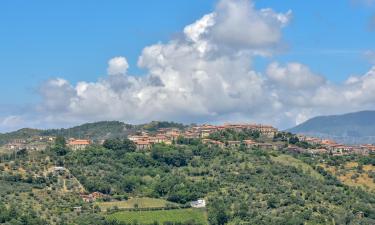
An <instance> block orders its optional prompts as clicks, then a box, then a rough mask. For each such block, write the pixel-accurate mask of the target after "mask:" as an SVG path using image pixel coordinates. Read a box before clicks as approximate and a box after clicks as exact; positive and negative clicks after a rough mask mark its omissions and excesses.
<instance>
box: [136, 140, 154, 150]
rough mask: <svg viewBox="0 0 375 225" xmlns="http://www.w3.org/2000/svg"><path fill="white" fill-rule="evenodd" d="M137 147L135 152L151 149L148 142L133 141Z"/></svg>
mask: <svg viewBox="0 0 375 225" xmlns="http://www.w3.org/2000/svg"><path fill="white" fill-rule="evenodd" d="M134 143H135V145H136V146H137V150H149V149H151V143H150V141H149V140H137V141H134Z"/></svg>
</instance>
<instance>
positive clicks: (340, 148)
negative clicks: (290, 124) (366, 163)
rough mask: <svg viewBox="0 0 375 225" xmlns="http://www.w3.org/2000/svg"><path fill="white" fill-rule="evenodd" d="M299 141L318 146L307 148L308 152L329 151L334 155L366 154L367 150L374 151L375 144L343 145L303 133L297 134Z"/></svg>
mask: <svg viewBox="0 0 375 225" xmlns="http://www.w3.org/2000/svg"><path fill="white" fill-rule="evenodd" d="M298 138H299V140H300V141H305V142H307V143H308V144H311V145H314V146H318V148H315V149H308V150H307V151H309V152H310V153H313V154H314V153H315V154H319V153H329V154H331V155H334V156H341V155H349V154H361V155H367V154H368V153H369V152H375V146H374V145H371V144H366V145H345V144H339V143H336V142H335V141H333V140H328V139H319V138H315V137H308V136H304V135H298ZM294 150H296V151H305V152H306V150H301V149H294Z"/></svg>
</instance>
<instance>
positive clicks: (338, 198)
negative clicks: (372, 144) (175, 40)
mask: <svg viewBox="0 0 375 225" xmlns="http://www.w3.org/2000/svg"><path fill="white" fill-rule="evenodd" d="M240 135H245V134H243V133H241V134H236V136H240ZM217 137H218V138H220V136H219V135H217ZM57 144H58V143H56V146H52V147H51V148H48V149H47V150H46V151H43V152H30V153H27V152H23V153H22V155H17V156H12V155H7V156H3V157H0V190H2V191H0V200H1V201H0V208H3V209H4V210H3V211H2V213H0V222H1V221H6V222H9V221H10V220H12V219H16V220H19V221H21V220H22V218H23V216H26V215H29V217H30V218H28V221H32V220H33V219H35V218H40V219H42V220H43V221H46V222H47V224H98V225H107V224H108V225H109V224H112V225H120V224H129V223H132V224H134V223H138V224H149V223H154V222H155V221H151V218H152V217H153V216H154V215H156V214H157V215H158V217H156V216H155V220H156V222H158V221H159V222H160V223H161V222H163V223H164V222H165V223H167V222H170V223H168V224H176V223H178V224H192V223H191V221H190V222H189V221H187V220H186V218H189V217H191V218H193V217H194V218H196V221H199V223H200V224H202V223H203V224H204V223H209V224H267V225H268V224H280V225H281V224H292V225H294V224H296V225H297V224H298V225H299V224H375V193H374V192H372V191H371V190H370V189H366V188H362V187H361V186H360V185H350V183H349V182H348V181H347V180H345V182H341V180H340V179H341V177H340V179H338V178H337V177H336V170H335V171H333V170H332V171H333V172H332V173H331V172H330V171H331V169H330V168H331V167H332V166H333V165H338V166H339V165H340V162H341V161H340V159H341V158H340V157H331V156H329V155H322V156H314V157H311V156H310V155H304V154H291V153H288V152H286V151H263V150H260V149H258V148H252V149H247V148H244V147H243V146H242V147H239V148H218V147H216V146H208V145H204V144H201V143H200V142H199V141H195V142H192V143H191V144H188V145H161V144H160V145H154V146H153V147H152V149H151V150H150V151H136V149H135V147H134V146H132V145H131V144H129V143H128V142H124V145H121V146H120V145H116V146H112V145H106V146H107V148H105V147H102V146H96V145H94V146H90V147H88V148H86V149H85V150H81V151H69V150H68V151H65V152H64V151H61V148H64V146H61V145H57ZM374 157H375V155H369V156H356V157H355V158H354V157H352V159H354V160H356V161H357V162H358V163H361V165H362V166H363V168H364V170H366V169H367V168H372V167H371V165H372V164H373V163H374V162H375V158H374ZM322 162H327V166H330V167H327V166H324V165H322ZM345 163H346V162H345ZM55 165H60V166H64V168H65V170H64V172H59V173H56V172H53V168H54V166H55ZM348 174H350V173H348ZM366 174H368V175H366V176H373V174H372V173H370V172H368V173H366ZM338 175H339V174H338ZM340 176H341V175H340ZM348 179H357V178H355V177H353V178H351V177H350V176H349V177H348ZM358 182H359V181H358ZM366 182H373V180H371V179H367V180H366ZM347 184H349V185H347ZM84 191H86V192H88V193H91V192H95V191H99V192H101V193H104V194H106V195H107V196H106V197H105V198H104V199H103V200H102V201H111V203H101V201H99V202H94V203H85V202H83V201H82V200H81V198H80V197H79V193H80V192H84ZM200 198H203V199H205V200H206V201H207V208H204V209H202V211H200V212H198V211H195V210H189V209H186V210H185V207H189V202H190V201H194V200H197V199H200ZM137 199H147V200H150V201H151V199H152V201H153V202H154V203H156V202H157V203H158V205H157V206H159V207H162V208H163V209H159V208H157V209H155V208H154V209H149V210H148V209H147V205H148V204H143V203H142V204H141V203H139V204H138V203H137ZM156 199H158V200H156ZM125 203H128V204H127V205H126V207H121V208H120V207H119V206H121V205H123V204H125ZM160 203H165V207H164V204H160ZM103 205H107V206H109V208H108V207H106V210H103V211H101V210H100V209H101V208H103V207H101V206H103ZM77 206H81V207H82V209H81V210H82V212H80V213H76V212H74V211H73V209H74V207H77ZM116 206H117V207H116ZM176 207H182V208H181V209H176ZM152 210H162V211H161V213H158V211H152ZM169 210H177V211H176V212H178V215H179V216H176V215H177V214H176V213H173V211H169ZM3 212H5V213H3ZM12 213H13V214H14V215H15V216H13V217H12V216H10V215H12ZM137 215H138V216H137ZM2 218H3V219H2ZM203 220H204V221H203ZM64 222H65V223H64ZM12 224H13V223H12ZM14 224H19V223H16V222H15V223H14ZM29 224H31V223H29ZM33 224H45V223H42V222H40V221H36V222H35V223H33ZM193 224H194V223H193Z"/></svg>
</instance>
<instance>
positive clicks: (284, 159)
mask: <svg viewBox="0 0 375 225" xmlns="http://www.w3.org/2000/svg"><path fill="white" fill-rule="evenodd" d="M272 160H273V161H275V162H278V163H281V164H283V165H286V166H294V167H296V168H298V169H301V170H302V171H303V172H304V173H306V174H310V175H311V176H313V177H315V178H317V179H320V180H323V176H322V175H321V174H319V173H318V172H316V171H315V170H314V169H313V168H312V167H311V166H310V165H308V164H306V163H304V162H302V161H301V160H298V159H296V158H293V157H292V156H289V155H280V156H278V157H272Z"/></svg>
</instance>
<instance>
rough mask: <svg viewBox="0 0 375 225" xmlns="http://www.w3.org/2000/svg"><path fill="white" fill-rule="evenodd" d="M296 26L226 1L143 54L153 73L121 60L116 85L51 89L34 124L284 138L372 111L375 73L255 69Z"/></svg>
mask: <svg viewBox="0 0 375 225" xmlns="http://www.w3.org/2000/svg"><path fill="white" fill-rule="evenodd" d="M290 19H291V12H290V11H289V12H286V13H277V12H274V11H273V10H271V9H261V10H257V9H256V8H255V6H254V4H253V3H251V2H250V1H248V0H222V1H220V2H219V3H218V5H217V7H216V9H215V10H214V12H212V13H209V14H207V15H204V16H203V17H202V18H201V19H199V20H197V21H195V22H194V23H192V24H190V25H188V26H186V27H185V29H184V30H183V37H182V38H179V39H173V40H171V41H169V42H168V43H158V44H155V45H151V46H148V47H145V48H144V49H143V51H142V54H141V55H140V57H139V60H138V66H139V67H141V68H143V69H144V70H145V71H147V73H146V74H145V75H143V76H132V75H130V74H128V72H127V70H128V67H129V65H128V63H127V60H126V58H125V57H121V56H120V57H115V58H113V59H111V60H109V62H108V69H107V72H108V76H106V77H103V78H102V79H99V80H98V81H97V82H85V81H81V82H78V83H77V84H71V83H69V82H68V81H66V80H64V79H62V78H56V79H51V80H49V81H47V82H45V83H44V84H43V85H41V87H40V89H39V90H40V91H39V93H40V96H41V98H42V101H41V103H40V104H39V105H38V107H37V109H36V110H37V113H38V115H39V116H34V118H33V119H32V121H33V123H30V124H31V125H32V126H46V125H47V126H59V125H61V124H62V125H64V126H68V125H70V124H76V123H80V122H87V121H97V120H122V121H126V122H131V123H140V122H146V121H151V120H175V121H180V122H224V121H246V122H250V121H251V122H262V123H270V124H273V125H275V126H278V127H281V128H286V127H289V126H292V125H294V124H296V123H300V122H303V121H304V120H306V119H307V118H309V117H311V116H314V115H319V114H331V113H338V112H347V111H351V110H358V109H368V108H374V107H375V105H374V103H375V94H374V93H373V92H372V91H371V87H373V86H374V85H375V69H372V70H370V71H369V72H368V73H367V74H365V75H363V76H352V77H350V78H349V79H348V80H347V81H345V82H344V83H342V84H332V83H330V82H329V81H327V80H326V79H325V78H324V77H322V76H321V75H319V74H316V73H315V72H314V71H313V70H312V69H310V68H309V67H308V66H306V65H303V64H300V63H297V62H293V63H286V64H280V63H278V62H274V63H271V64H270V65H269V66H268V67H267V69H266V71H265V73H264V74H262V73H260V72H257V71H255V70H254V69H253V67H252V64H253V58H254V57H262V56H264V55H266V56H269V55H272V54H273V53H275V51H276V52H277V51H278V49H279V47H280V46H282V45H283V39H282V29H283V28H284V27H285V26H286V25H287V24H288V22H289V20H290ZM30 117H31V116H30V115H29V116H28V119H27V120H28V121H30ZM14 118H19V117H14ZM8 121H17V120H16V119H11V118H10V119H8ZM37 122H39V125H38V124H36V123H37Z"/></svg>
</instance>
